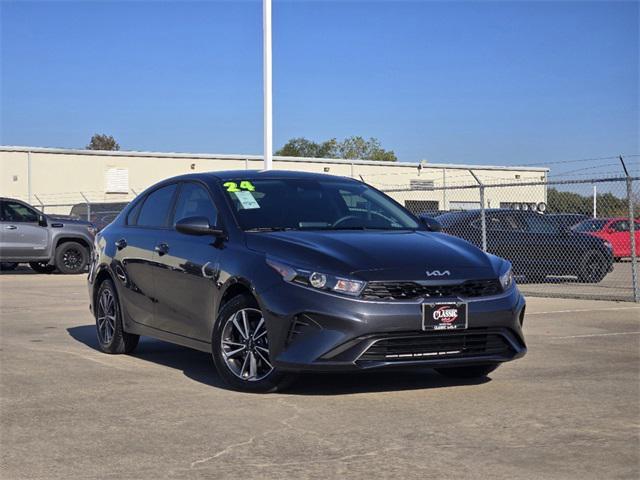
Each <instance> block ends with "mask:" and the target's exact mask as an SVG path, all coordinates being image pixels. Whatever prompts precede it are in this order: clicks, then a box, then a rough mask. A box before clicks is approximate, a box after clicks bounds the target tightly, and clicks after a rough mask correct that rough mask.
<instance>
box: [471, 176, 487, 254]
mask: <svg viewBox="0 0 640 480" xmlns="http://www.w3.org/2000/svg"><path fill="white" fill-rule="evenodd" d="M469 173H470V174H471V175H472V176H473V178H475V180H476V182H478V188H479V189H480V230H481V232H482V250H483V251H485V252H486V251H487V215H486V212H485V206H484V183H482V182H481V181H480V179H479V178H478V176H477V175H476V174H475V173H474V172H473V170H469Z"/></svg>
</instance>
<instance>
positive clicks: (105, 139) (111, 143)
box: [87, 133, 120, 150]
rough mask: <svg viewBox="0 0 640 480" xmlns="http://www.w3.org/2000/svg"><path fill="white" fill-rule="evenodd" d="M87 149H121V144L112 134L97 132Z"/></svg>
mask: <svg viewBox="0 0 640 480" xmlns="http://www.w3.org/2000/svg"><path fill="white" fill-rule="evenodd" d="M87 150H120V145H119V144H118V142H116V139H115V138H113V137H112V136H111V135H105V134H100V133H95V134H94V135H93V137H91V141H90V142H89V145H87Z"/></svg>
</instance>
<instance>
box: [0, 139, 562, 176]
mask: <svg viewBox="0 0 640 480" xmlns="http://www.w3.org/2000/svg"><path fill="white" fill-rule="evenodd" d="M0 152H24V153H27V152H32V153H53V154H59V155H96V156H101V155H104V156H106V155H108V156H114V157H156V158H193V159H203V160H254V161H261V160H262V155H230V154H212V153H179V152H138V151H132V150H128V151H127V150H83V149H72V148H49V147H24V146H13V145H0ZM273 159H274V160H277V161H282V162H303V163H312V162H313V163H326V164H342V165H374V166H388V167H414V168H417V167H418V166H419V165H422V168H448V169H458V170H470V169H475V170H506V171H529V172H548V171H549V169H548V168H546V167H526V166H513V167H512V166H499V165H471V164H455V163H431V162H426V161H421V162H419V163H418V162H381V161H376V160H347V159H342V158H309V157H283V156H279V155H274V157H273Z"/></svg>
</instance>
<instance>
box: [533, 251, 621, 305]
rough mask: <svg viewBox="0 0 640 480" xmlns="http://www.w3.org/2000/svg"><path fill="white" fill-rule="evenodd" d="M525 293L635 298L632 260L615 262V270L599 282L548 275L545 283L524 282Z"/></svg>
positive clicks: (547, 295)
mask: <svg viewBox="0 0 640 480" xmlns="http://www.w3.org/2000/svg"><path fill="white" fill-rule="evenodd" d="M520 289H521V290H522V291H523V292H524V294H525V295H531V296H536V297H556V298H567V297H569V298H579V299H580V298H585V299H589V298H600V299H607V300H616V301H630V300H633V281H632V272H631V260H629V259H624V260H621V261H618V262H615V263H614V264H613V270H612V271H611V272H609V273H608V274H607V276H606V277H604V278H603V279H602V281H601V282H598V283H583V282H580V281H578V280H577V279H576V278H575V277H573V278H572V277H547V279H546V280H545V282H544V283H523V284H522V285H521V286H520Z"/></svg>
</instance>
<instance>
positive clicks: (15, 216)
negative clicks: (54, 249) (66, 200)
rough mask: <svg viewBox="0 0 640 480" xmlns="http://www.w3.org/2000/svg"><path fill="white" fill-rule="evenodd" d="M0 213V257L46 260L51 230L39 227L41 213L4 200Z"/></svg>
mask: <svg viewBox="0 0 640 480" xmlns="http://www.w3.org/2000/svg"><path fill="white" fill-rule="evenodd" d="M0 212H1V213H0V258H2V259H11V260H14V261H19V260H23V261H32V260H47V259H48V256H49V251H48V248H47V247H48V245H49V230H48V229H47V228H46V227H42V226H40V225H39V224H38V212H37V211H36V210H35V209H33V208H31V207H29V206H28V205H26V204H24V203H22V202H18V201H15V200H2V202H0Z"/></svg>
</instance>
